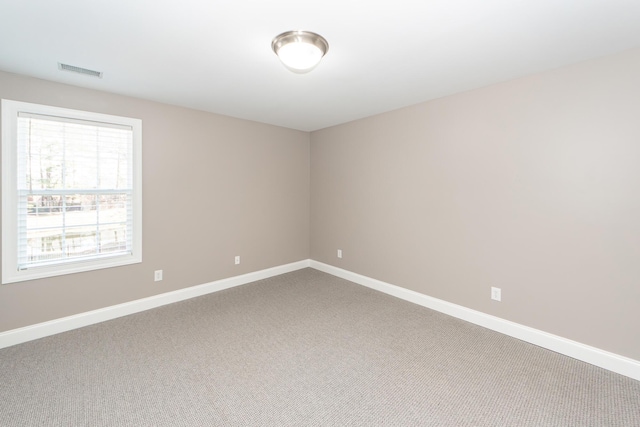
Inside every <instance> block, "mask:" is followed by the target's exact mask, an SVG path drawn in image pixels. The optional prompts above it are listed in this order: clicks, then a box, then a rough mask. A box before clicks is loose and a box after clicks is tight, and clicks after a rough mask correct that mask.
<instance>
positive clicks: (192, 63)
mask: <svg viewBox="0 0 640 427" xmlns="http://www.w3.org/2000/svg"><path fill="white" fill-rule="evenodd" d="M294 29H302V30H308V31H314V32H317V33H319V34H321V35H322V36H324V37H325V38H326V39H327V40H328V42H329V46H330V47H329V52H328V54H327V56H326V57H325V58H324V60H323V61H322V63H321V64H320V65H319V66H318V68H316V69H315V70H313V71H312V72H311V73H309V74H304V75H298V74H294V73H292V72H290V71H288V70H287V69H285V68H284V67H283V66H282V65H281V64H280V63H279V61H278V59H277V57H276V56H275V55H274V53H273V52H272V51H271V40H272V39H273V37H275V36H276V35H278V34H280V33H282V32H284V31H288V30H294ZM638 46H640V0H395V1H391V0H387V1H381V0H324V1H316V2H309V1H304V0H298V1H293V0H271V1H264V0H235V1H233V0H207V1H204V0H180V1H176V0H171V1H169V0H55V1H52V0H28V1H20V0H0V69H1V70H5V71H9V72H14V73H20V74H26V75H29V76H34V77H39V78H43V79H47V80H53V81H58V82H63V83H68V84H72V85H77V86H83V87H89V88H94V89H99V90H104V91H109V92H115V93H119V94H126V95H131V96H135V97H139V98H145V99H151V100H155V101H161V102H165V103H170V104H175V105H181V106H186V107H191V108H196V109H200V110H206V111H211V112H215V113H219V114H224V115H229V116H234V117H239V118H243V119H249V120H255V121H259V122H264V123H271V124H274V125H279V126H285V127H289V128H294V129H300V130H305V131H312V130H316V129H321V128H324V127H328V126H332V125H336V124H339V123H344V122H347V121H351V120H354V119H358V118H361V117H366V116H370V115H373V114H377V113H381V112H384V111H389V110H393V109H396V108H400V107H403V106H407V105H411V104H416V103H419V102H422V101H427V100H430V99H434V98H438V97H442V96H445V95H449V94H452V93H456V92H461V91H465V90H469V89H474V88H478V87H482V86H487V85H489V84H492V83H496V82H500V81H504V80H509V79H513V78H516V77H520V76H524V75H527V74H532V73H536V72H539V71H543V70H547V69H552V68H556V67H560V66H563V65H566V64H571V63H575V62H579V61H582V60H586V59H590V58H595V57H599V56H603V55H607V54H610V53H615V52H619V51H622V50H626V49H629V48H634V47H638ZM58 62H62V63H66V64H71V65H76V66H79V67H83V68H88V69H93V70H98V71H102V72H103V73H104V77H103V78H102V79H97V78H92V77H88V76H83V75H78V74H74V73H69V72H65V71H60V70H58V65H57V64H58Z"/></svg>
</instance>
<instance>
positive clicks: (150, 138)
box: [0, 72, 309, 332]
mask: <svg viewBox="0 0 640 427" xmlns="http://www.w3.org/2000/svg"><path fill="white" fill-rule="evenodd" d="M79 78H82V77H79ZM0 98H6V99H13V100H18V101H25V102H35V103H41V104H48V105H56V106H60V107H66V108H74V109H81V110H88V111H95V112H100V113H106V114H114V115H122V116H130V117H135V118H140V119H142V123H143V149H142V150H143V262H142V263H141V264H136V265H132V266H126V267H119V268H111V269H105V270H99V271H95V272H89V273H78V274H72V275H67V276H59V277H55V278H51V279H46V280H34V281H29V282H21V283H13V284H8V285H1V286H0V332H1V331H6V330H10V329H14V328H18V327H22V326H26V325H30V324H34V323H38V322H43V321H46V320H51V319H55V318H59V317H63V316H68V315H72V314H76V313H81V312H85V311H88V310H93V309H97V308H101V307H107V306H110V305H114V304H118V303H122V302H126V301H130V300H134V299H138V298H143V297H147V296H151V295H154V294H158V293H162V292H167V291H172V290H176V289H180V288H185V287H188V286H193V285H199V284H203V283H207V282H210V281H213V280H217V279H222V278H225V277H230V276H236V275H239V274H243V273H247V272H251V271H256V270H261V269H264V268H268V267H273V266H278V265H282V264H287V263H290V262H295V261H299V260H303V259H307V258H309V237H308V236H309V134H308V133H306V132H299V131H294V130H289V129H284V128H279V127H275V126H269V125H264V124H260V123H254V122H249V121H244V120H238V119H232V118H228V117H223V116H219V115H215V114H209V113H204V112H200V111H195V110H189V109H185V108H179V107H174V106H169V105H164V104H159V103H154V102H149V101H143V100H139V99H134V98H128V97H123V96H119V95H114V94H108V93H103V92H97V91H92V90H87V89H82V88H79V87H72V86H66V85H61V84H57V83H52V82H46V81H43V80H37V79H32V78H29V77H24V76H18V75H15V74H9V73H3V72H0ZM235 255H240V256H241V260H242V262H241V264H240V265H239V266H236V265H234V262H233V261H234V256H235ZM157 269H162V270H164V280H163V281H162V282H154V281H153V271H154V270H157Z"/></svg>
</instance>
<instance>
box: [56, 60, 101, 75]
mask: <svg viewBox="0 0 640 427" xmlns="http://www.w3.org/2000/svg"><path fill="white" fill-rule="evenodd" d="M58 69H60V70H62V71H71V72H72V73H78V74H84V75H85V76H92V77H98V78H99V79H101V78H102V71H95V70H88V69H86V68H82V67H76V66H75V65H69V64H63V63H61V62H58Z"/></svg>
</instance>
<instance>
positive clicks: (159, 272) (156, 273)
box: [153, 270, 162, 282]
mask: <svg viewBox="0 0 640 427" xmlns="http://www.w3.org/2000/svg"><path fill="white" fill-rule="evenodd" d="M153 280H155V281H156V282H159V281H160V280H162V270H156V271H154V273H153Z"/></svg>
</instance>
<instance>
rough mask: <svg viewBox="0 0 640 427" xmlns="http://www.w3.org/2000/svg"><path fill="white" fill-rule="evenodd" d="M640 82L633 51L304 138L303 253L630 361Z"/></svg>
mask: <svg viewBox="0 0 640 427" xmlns="http://www.w3.org/2000/svg"><path fill="white" fill-rule="evenodd" d="M470 72H472V70H470ZM639 76H640V50H633V51H628V52H625V53H622V54H619V55H615V56H610V57H607V58H602V59H599V60H595V61H590V62H586V63H582V64H578V65H574V66H570V67H565V68H562V69H558V70H555V71H551V72H546V73H542V74H537V75H534V76H530V77H527V78H522V79H518V80H514V81H510V82H506V83H502V84H497V85H494V86H491V87H487V88H484V89H480V90H475V91H471V92H466V93H461V94H458V95H455V96H450V97H447V98H443V99H439V100H435V101H432V102H427V103H423V104H420V105H416V106H412V107H409V108H404V109H402V110H398V111H394V112H390V113H386V114H382V115H378V116H375V117H370V118H366V119H362V120H359V121H356V122H351V123H348V124H344V125H341V126H336V127H332V128H328V129H324V130H320V131H316V132H313V133H312V134H311V258H312V259H314V260H317V261H321V262H325V263H328V264H331V265H335V266H338V267H341V268H345V269H347V270H350V271H353V272H356V273H360V274H363V275H366V276H370V277H373V278H376V279H379V280H383V281H386V282H389V283H392V284H395V285H398V286H402V287H405V288H408V289H411V290H415V291H418V292H421V293H423V294H427V295H430V296H433V297H436V298H440V299H443V300H446V301H450V302H453V303H456V304H460V305H462V306H466V307H470V308H472V309H475V310H479V311H482V312H485V313H489V314H492V315H496V316H499V317H501V318H504V319H508V320H511V321H515V322H517V323H520V324H523V325H527V326H531V327H534V328H538V329H541V330H543V331H547V332H550V333H553V334H557V335H560V336H562V337H566V338H569V339H573V340H576V341H579V342H582V343H585V344H589V345H593V346H595V347H599V348H602V349H605V350H609V351H612V352H615V353H618V354H621V355H624V356H628V357H631V358H634V359H636V360H640V338H639V333H640V332H639V331H640V330H639V325H640V80H639ZM337 249H342V250H343V253H344V257H343V259H337V257H336V250H337ZM490 286H497V287H500V288H502V302H501V303H498V302H494V301H491V300H490V290H489V289H490Z"/></svg>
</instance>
